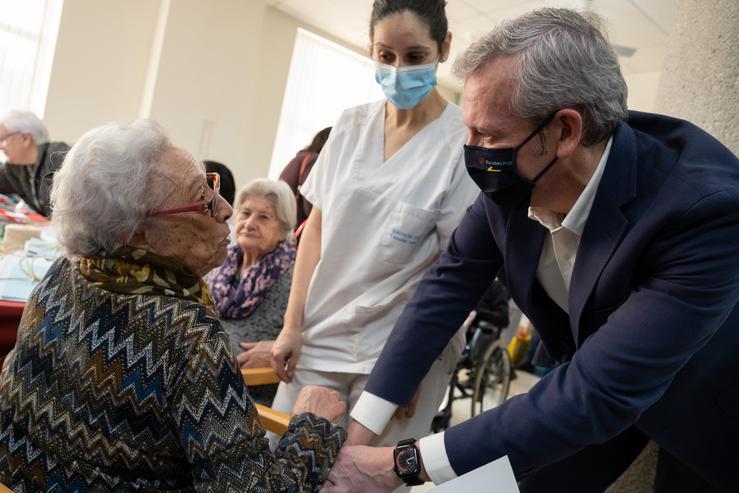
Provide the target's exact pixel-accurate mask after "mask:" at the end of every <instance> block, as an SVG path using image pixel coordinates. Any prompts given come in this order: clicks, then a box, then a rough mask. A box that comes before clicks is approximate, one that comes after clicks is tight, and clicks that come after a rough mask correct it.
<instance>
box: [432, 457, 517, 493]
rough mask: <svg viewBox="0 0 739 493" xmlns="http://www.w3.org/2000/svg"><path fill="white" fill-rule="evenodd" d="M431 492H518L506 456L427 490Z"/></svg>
mask: <svg viewBox="0 0 739 493" xmlns="http://www.w3.org/2000/svg"><path fill="white" fill-rule="evenodd" d="M429 491H431V492H433V493H457V492H460V491H464V492H465V493H477V492H483V491H484V492H486V493H519V491H518V485H517V483H516V477H515V476H514V475H513V469H512V468H511V463H510V462H509V461H508V456H507V455H504V456H503V457H501V458H500V459H498V460H496V461H493V462H491V463H490V464H485V465H484V466H481V467H478V468H477V469H475V470H472V471H470V472H468V473H467V474H463V475H461V476H459V477H458V478H454V479H452V480H451V481H447V482H446V483H444V484H441V485H439V486H437V487H436V488H432V489H431V490H429Z"/></svg>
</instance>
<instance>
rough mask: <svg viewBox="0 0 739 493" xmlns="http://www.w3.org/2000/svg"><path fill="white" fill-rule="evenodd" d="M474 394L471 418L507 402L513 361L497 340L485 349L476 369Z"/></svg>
mask: <svg viewBox="0 0 739 493" xmlns="http://www.w3.org/2000/svg"><path fill="white" fill-rule="evenodd" d="M474 376H475V380H474V392H473V394H472V408H471V410H470V416H475V415H477V414H480V413H481V412H484V411H486V410H488V409H491V408H493V407H495V406H497V405H499V404H502V403H503V402H505V400H506V398H507V397H508V391H509V389H510V387H511V360H510V358H509V357H508V351H506V349H505V348H503V347H502V346H501V344H500V340H496V341H494V342H492V343H490V344H489V345H488V347H487V348H486V349H485V353H484V354H483V357H482V359H481V360H480V362H479V364H477V365H476V366H475V368H474Z"/></svg>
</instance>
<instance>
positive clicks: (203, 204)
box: [146, 173, 221, 217]
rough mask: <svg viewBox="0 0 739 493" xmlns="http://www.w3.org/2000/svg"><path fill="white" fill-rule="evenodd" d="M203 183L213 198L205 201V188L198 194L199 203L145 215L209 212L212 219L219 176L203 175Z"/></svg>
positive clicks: (212, 174) (216, 199)
mask: <svg viewBox="0 0 739 493" xmlns="http://www.w3.org/2000/svg"><path fill="white" fill-rule="evenodd" d="M205 181H206V183H207V184H208V188H209V189H210V190H211V191H212V192H213V198H212V199H210V200H206V197H205V188H203V190H202V192H200V202H198V203H197V204H190V205H184V206H182V207H176V208H174V209H154V210H151V211H149V212H147V213H146V215H147V216H166V215H168V214H179V213H181V212H202V213H206V212H210V215H211V216H212V217H215V216H216V204H217V203H218V194H219V193H220V191H221V175H219V174H218V173H205Z"/></svg>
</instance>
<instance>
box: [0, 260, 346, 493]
mask: <svg viewBox="0 0 739 493" xmlns="http://www.w3.org/2000/svg"><path fill="white" fill-rule="evenodd" d="M79 265H80V264H79V263H77V262H73V261H70V260H68V259H59V260H58V261H57V262H55V263H54V265H53V266H52V267H51V269H50V270H49V272H48V273H47V275H46V276H45V277H44V279H42V280H41V282H40V283H39V285H38V286H37V287H36V289H35V290H34V292H33V293H32V295H31V298H30V299H29V301H28V304H27V306H26V310H25V312H24V314H23V318H22V320H21V324H20V327H19V330H18V340H17V342H16V346H15V349H14V350H13V352H11V353H10V354H9V355H8V357H7V358H6V360H5V364H4V366H3V370H2V374H1V375H0V481H1V482H3V483H4V484H6V485H7V486H9V487H11V488H12V489H13V490H14V491H28V492H30V491H72V490H75V491H113V490H123V491H131V490H137V491H193V490H197V491H240V492H241V491H255V492H276V491H289V492H303V491H306V492H307V491H317V490H318V489H319V488H320V486H321V484H322V482H323V480H324V479H325V477H326V476H327V474H328V471H329V470H330V468H331V465H332V464H333V461H334V459H335V457H336V454H337V453H338V450H339V447H340V446H341V444H342V442H343V440H344V437H345V433H344V431H343V430H342V429H341V428H339V427H336V426H332V425H331V424H330V423H328V422H327V421H326V420H324V419H322V418H318V417H316V416H314V415H312V414H302V415H300V416H296V417H294V418H293V419H292V421H291V422H290V427H289V429H288V431H287V432H286V433H285V435H283V437H282V439H281V441H280V443H279V446H278V448H277V450H276V452H275V453H274V454H273V453H271V452H270V451H269V449H268V447H267V440H266V439H265V438H264V429H263V428H262V425H261V423H260V421H259V418H258V416H257V411H256V409H255V407H254V405H253V403H252V401H251V400H250V398H249V395H248V394H247V391H246V388H245V386H244V382H243V380H242V378H241V374H240V372H239V369H238V368H237V366H236V362H235V359H234V357H233V354H232V352H231V349H230V347H229V341H228V337H227V335H226V334H225V333H224V332H223V330H222V329H221V326H220V324H219V322H218V319H217V317H216V316H215V313H214V312H213V311H212V309H211V307H209V306H206V305H203V304H202V303H199V302H196V301H192V300H187V299H183V298H178V297H175V296H166V295H161V294H123V293H113V292H111V291H109V290H105V289H102V288H100V287H99V285H96V284H94V283H91V282H89V281H88V280H87V279H86V278H85V277H83V276H82V274H81V273H80V268H79Z"/></svg>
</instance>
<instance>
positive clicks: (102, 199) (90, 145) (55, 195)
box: [51, 120, 172, 256]
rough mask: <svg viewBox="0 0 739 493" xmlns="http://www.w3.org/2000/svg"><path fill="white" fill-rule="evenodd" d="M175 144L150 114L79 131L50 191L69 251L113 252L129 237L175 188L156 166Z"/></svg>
mask: <svg viewBox="0 0 739 493" xmlns="http://www.w3.org/2000/svg"><path fill="white" fill-rule="evenodd" d="M171 146H172V144H171V143H170V141H169V138H168V137H167V135H166V134H165V132H164V130H163V129H162V127H161V126H159V125H158V124H157V123H155V122H153V121H151V120H136V121H135V122H133V123H130V124H123V123H109V124H107V125H103V126H101V127H97V128H95V129H93V130H90V131H89V132H87V133H85V134H84V135H83V136H82V137H80V139H79V140H78V141H77V143H76V144H75V145H74V146H73V147H72V149H71V150H70V151H69V153H67V156H66V158H65V159H64V163H63V164H62V167H61V169H60V170H59V171H58V172H57V173H56V174H55V175H54V184H53V186H52V191H51V203H52V224H53V225H54V226H55V227H56V230H57V234H58V238H59V242H60V243H61V245H62V246H63V247H64V248H65V250H66V252H67V254H68V255H72V256H100V255H105V254H109V253H112V252H114V251H115V250H117V249H118V248H119V247H121V246H123V245H125V244H126V243H127V242H128V241H129V240H130V239H131V236H132V235H133V233H134V231H135V229H136V227H137V226H138V225H139V224H140V223H141V222H142V221H144V220H145V219H146V214H147V211H149V210H151V209H154V208H156V207H158V206H159V205H161V204H162V203H163V202H164V201H165V200H166V197H167V196H168V195H169V194H170V193H171V188H172V187H171V186H163V184H162V178H163V176H165V173H164V172H163V171H162V170H160V169H159V168H160V167H159V166H157V165H158V163H160V162H161V159H162V155H163V154H164V153H165V152H166V151H167V150H168V149H169V148H171Z"/></svg>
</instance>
